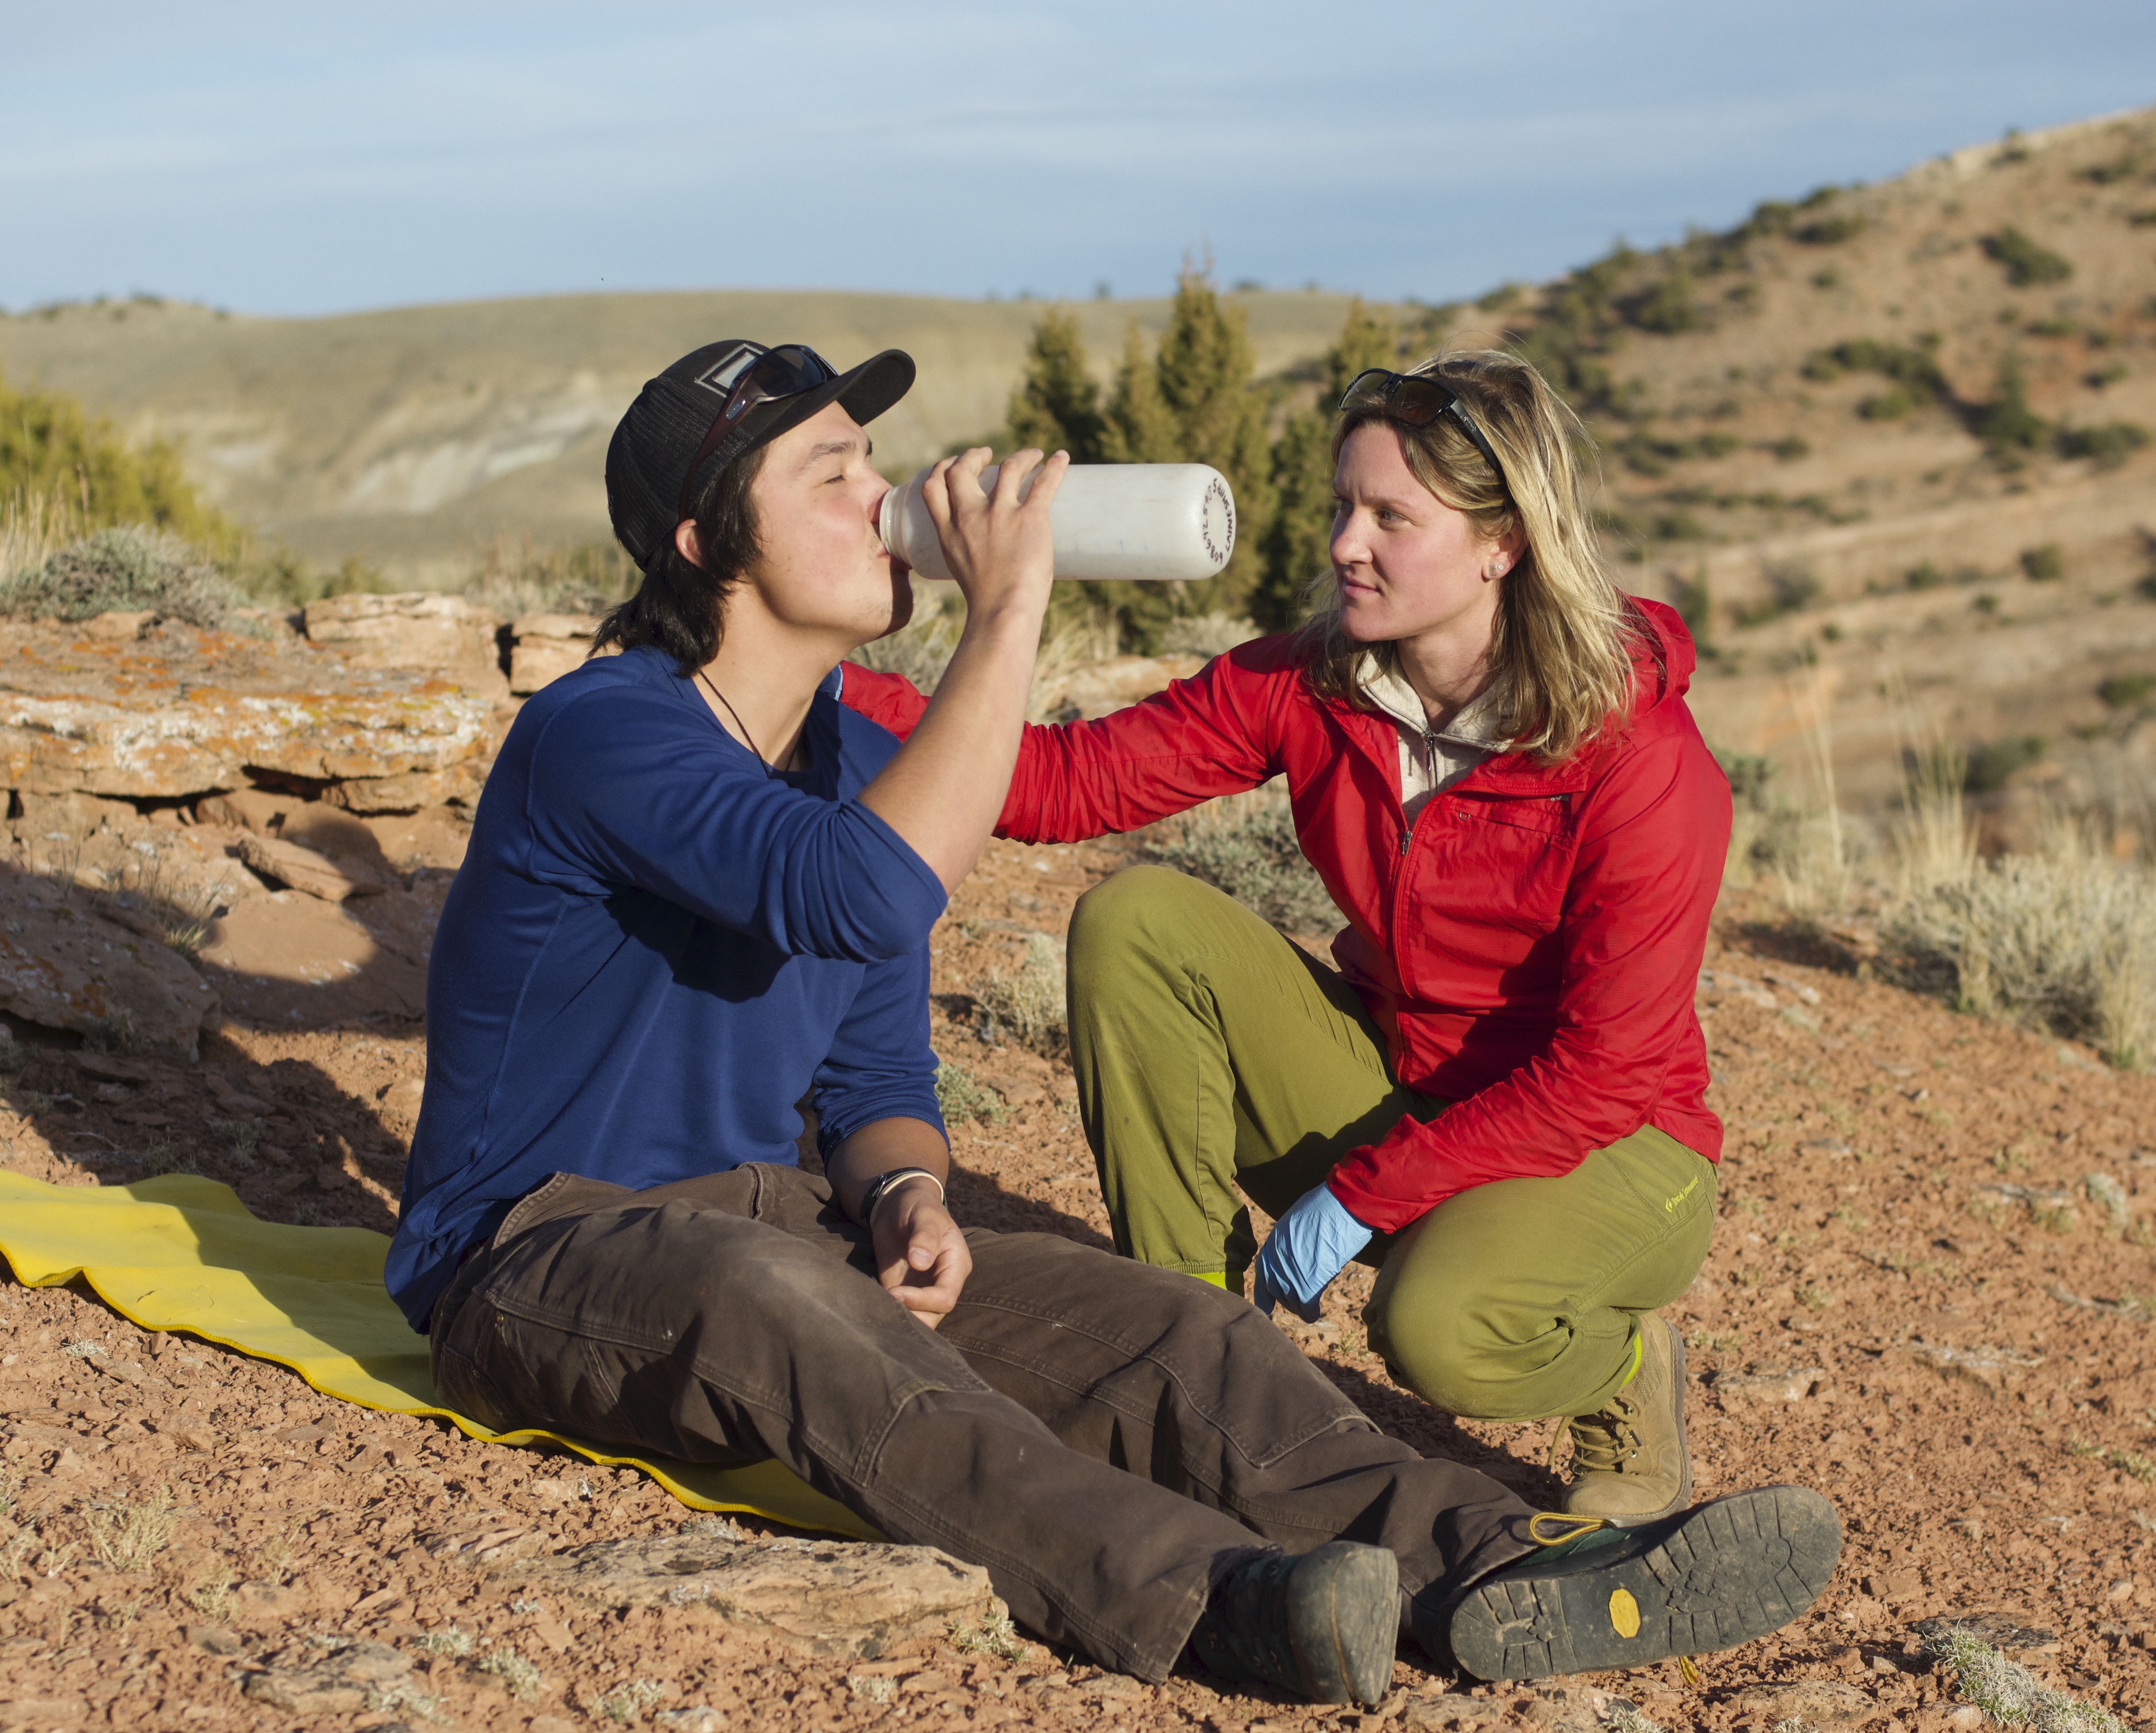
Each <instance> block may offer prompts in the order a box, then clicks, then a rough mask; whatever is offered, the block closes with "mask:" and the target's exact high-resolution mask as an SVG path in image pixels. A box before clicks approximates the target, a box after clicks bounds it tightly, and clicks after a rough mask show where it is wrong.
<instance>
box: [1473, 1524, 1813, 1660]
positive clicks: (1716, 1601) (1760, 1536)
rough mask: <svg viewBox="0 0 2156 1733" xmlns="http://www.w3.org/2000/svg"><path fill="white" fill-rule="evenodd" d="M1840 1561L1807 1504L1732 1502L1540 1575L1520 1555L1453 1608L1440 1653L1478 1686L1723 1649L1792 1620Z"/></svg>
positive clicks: (1561, 1561)
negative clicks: (1447, 1644) (1448, 1648)
mask: <svg viewBox="0 0 2156 1733" xmlns="http://www.w3.org/2000/svg"><path fill="white" fill-rule="evenodd" d="M1840 1553H1841V1520H1840V1517H1839V1516H1838V1515H1836V1514H1835V1508H1834V1506H1833V1505H1831V1504H1830V1503H1829V1502H1828V1501H1827V1500H1825V1499H1824V1498H1822V1497H1821V1496H1820V1495H1819V1494H1818V1493H1815V1492H1813V1491H1810V1490H1809V1489H1807V1488H1804V1487H1800V1486H1766V1487H1761V1488H1759V1489H1758V1490H1756V1491H1753V1492H1742V1493H1738V1494H1736V1495H1734V1496H1732V1497H1730V1498H1725V1499H1717V1500H1715V1501H1714V1502H1713V1503H1712V1504H1708V1505H1701V1506H1700V1507H1699V1508H1698V1509H1697V1510H1691V1511H1687V1512H1686V1514H1685V1515H1681V1516H1679V1517H1676V1518H1674V1519H1672V1520H1670V1521H1669V1522H1668V1524H1667V1525H1666V1526H1665V1527H1663V1528H1662V1529H1661V1531H1660V1532H1658V1533H1656V1534H1654V1535H1641V1536H1637V1537H1636V1538H1635V1539H1631V1540H1629V1541H1621V1542H1618V1543H1616V1544H1614V1545H1613V1546H1609V1547H1607V1548H1606V1549H1604V1548H1594V1549H1590V1550H1589V1551H1584V1552H1579V1553H1574V1554H1571V1555H1568V1556H1564V1557H1560V1558H1553V1559H1552V1560H1551V1561H1550V1562H1549V1565H1548V1568H1547V1569H1546V1570H1543V1571H1537V1570H1535V1569H1534V1568H1533V1565H1534V1560H1533V1558H1532V1556H1529V1557H1528V1558H1527V1559H1526V1560H1523V1561H1521V1563H1520V1564H1518V1565H1514V1566H1508V1567H1507V1569H1506V1570H1505V1571H1502V1572H1501V1573H1500V1574H1499V1575H1497V1576H1496V1577H1492V1578H1491V1579H1489V1580H1487V1581H1486V1582H1483V1583H1482V1584H1481V1585H1480V1586H1478V1587H1475V1588H1472V1589H1470V1590H1469V1591H1468V1593H1467V1597H1466V1599H1465V1600H1464V1601H1462V1602H1460V1605H1459V1607H1456V1608H1455V1610H1454V1613H1453V1615H1452V1619H1451V1629H1450V1640H1451V1645H1452V1653H1453V1656H1454V1658H1455V1659H1456V1660H1457V1661H1458V1662H1459V1663H1460V1666H1461V1667H1463V1668H1464V1669H1466V1670H1467V1671H1468V1672H1470V1673H1471V1674H1475V1675H1476V1677H1477V1678H1478V1679H1547V1678H1548V1677H1550V1676H1551V1675H1552V1674H1560V1673H1599V1672H1604V1671H1608V1670H1610V1669H1618V1668H1626V1667H1640V1666H1645V1665H1646V1664H1649V1663H1650V1662H1654V1661H1661V1660H1666V1659H1669V1658H1670V1657H1671V1655H1691V1654H1706V1653H1707V1652H1709V1651H1710V1650H1713V1649H1721V1648H1735V1647H1736V1646H1737V1645H1738V1643H1749V1642H1752V1641H1753V1639H1755V1638H1760V1637H1763V1636H1765V1635H1767V1633H1768V1632H1770V1631H1777V1630H1779V1629H1780V1628H1782V1627H1783V1626H1784V1625H1785V1624H1787V1623H1789V1621H1790V1620H1791V1619H1793V1618H1797V1617H1799V1615H1800V1614H1801V1613H1804V1610H1805V1609H1806V1608H1807V1607H1809V1606H1810V1605H1811V1604H1812V1602H1814V1601H1815V1600H1817V1599H1818V1598H1819V1597H1820V1593H1821V1592H1822V1591H1824V1590H1825V1587H1826V1586H1827V1584H1828V1582H1830V1581H1831V1580H1832V1579H1833V1577H1834V1568H1835V1561H1837V1560H1838V1559H1839V1558H1840Z"/></svg>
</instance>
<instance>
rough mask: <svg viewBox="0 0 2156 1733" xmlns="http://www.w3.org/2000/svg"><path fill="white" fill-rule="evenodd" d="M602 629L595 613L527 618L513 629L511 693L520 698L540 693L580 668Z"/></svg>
mask: <svg viewBox="0 0 2156 1733" xmlns="http://www.w3.org/2000/svg"><path fill="white" fill-rule="evenodd" d="M598 628H599V623H598V618H597V617H596V616H594V615H592V614H582V613H528V614H526V615H525V616H524V618H521V620H519V621H517V623H516V624H515V625H514V626H512V627H511V628H510V638H511V649H510V653H509V690H511V692H514V693H516V694H518V695H524V694H526V693H531V692H536V691H537V690H539V689H540V688H541V687H542V686H544V685H546V684H547V683H548V682H549V681H551V680H557V679H560V678H561V677H562V675H563V674H567V673H568V671H569V670H570V669H572V668H575V667H577V666H578V665H580V664H582V663H583V660H584V658H585V657H586V656H588V654H590V653H591V648H592V634H593V633H594V632H596V631H598Z"/></svg>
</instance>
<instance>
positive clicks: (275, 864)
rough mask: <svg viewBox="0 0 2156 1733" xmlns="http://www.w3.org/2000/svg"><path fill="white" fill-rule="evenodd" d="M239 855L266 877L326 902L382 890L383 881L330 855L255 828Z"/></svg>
mask: <svg viewBox="0 0 2156 1733" xmlns="http://www.w3.org/2000/svg"><path fill="white" fill-rule="evenodd" d="M239 858H240V859H242V860H244V861H245V862H246V863H247V864H248V865H249V866H250V867H252V868H253V869H254V870H255V871H256V872H258V873H259V874H262V876H263V877H264V878H265V879H272V880H274V881H275V883H277V884H284V885H289V886H290V888H291V889H292V890H304V891H305V892H306V894H307V895H309V896H316V897H320V898H321V900H323V901H324V902H326V903H341V902H342V901H344V900H345V899H346V898H347V897H354V896H372V895H377V894H378V893H379V892H380V891H381V889H382V887H381V886H380V885H379V884H372V883H369V882H367V880H365V879H360V878H357V877H355V876H354V875H352V874H347V873H346V872H344V871H342V870H341V869H339V868H338V866H337V864H336V862H335V861H333V860H331V859H330V858H329V857H328V856H327V855H326V854H316V852H315V851H314V850H313V849H303V848H301V847H300V845H299V844H298V843H287V842H283V841H280V839H278V838H275V837H259V836H256V835H255V834H254V833H253V832H252V831H249V833H247V834H246V835H244V836H243V837H241V838H240V839H239Z"/></svg>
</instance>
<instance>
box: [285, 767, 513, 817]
mask: <svg viewBox="0 0 2156 1733" xmlns="http://www.w3.org/2000/svg"><path fill="white" fill-rule="evenodd" d="M485 783H486V770H485V765H483V764H482V763H481V762H480V761H479V760H477V759H466V760H465V761H464V762H463V763H461V764H453V765H451V766H449V767H448V768H447V769H446V770H435V771H413V772H409V773H408V774H407V775H404V776H401V777H362V778H360V779H358V780H356V781H353V782H339V783H337V784H336V785H335V786H334V787H331V789H330V790H329V792H327V793H326V794H325V795H324V796H323V797H322V798H323V799H325V800H326V801H327V802H329V803H330V804H331V806H335V807H341V808H344V810H345V811H346V812H347V813H369V814H372V813H416V812H418V810H419V809H420V808H422V807H445V806H449V805H450V804H452V803H453V802H454V803H456V804H459V805H463V806H476V805H477V804H478V803H479V792H480V789H481V788H482V787H485Z"/></svg>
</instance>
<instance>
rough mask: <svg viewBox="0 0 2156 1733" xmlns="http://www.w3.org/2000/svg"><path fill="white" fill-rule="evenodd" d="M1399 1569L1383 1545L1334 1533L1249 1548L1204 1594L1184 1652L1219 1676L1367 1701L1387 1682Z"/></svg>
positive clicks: (1318, 1698)
mask: <svg viewBox="0 0 2156 1733" xmlns="http://www.w3.org/2000/svg"><path fill="white" fill-rule="evenodd" d="M1399 1583H1400V1570H1399V1563H1398V1561H1396V1560H1395V1559H1394V1557H1393V1556H1392V1554H1391V1553H1389V1552H1388V1551H1385V1549H1384V1548H1383V1547H1382V1546H1358V1545H1356V1544H1355V1543H1354V1542H1353V1541H1331V1542H1329V1543H1328V1544H1327V1545H1326V1546H1320V1547H1317V1548H1316V1549H1315V1550H1314V1551H1309V1552H1304V1553H1297V1554H1295V1555H1293V1556H1291V1555H1289V1554H1287V1553H1284V1552H1252V1553H1250V1554H1247V1555H1245V1556H1244V1557H1242V1558H1240V1559H1238V1560H1237V1561H1235V1563H1234V1564H1232V1565H1230V1566H1229V1567H1228V1571H1227V1573H1226V1574H1225V1575H1224V1576H1223V1577H1221V1579H1220V1580H1219V1582H1216V1583H1215V1584H1214V1586H1213V1592H1212V1593H1211V1594H1210V1595H1209V1596H1208V1597H1206V1602H1205V1611H1204V1613H1203V1614H1202V1615H1201V1616H1200V1617H1199V1621H1198V1628H1197V1629H1196V1630H1194V1631H1193V1632H1192V1633H1190V1652H1191V1654H1193V1655H1195V1656H1196V1657H1197V1659H1199V1661H1200V1662H1201V1663H1203V1664H1204V1665H1205V1666H1206V1667H1207V1668H1209V1669H1211V1670H1212V1671H1213V1672H1214V1673H1217V1674H1219V1675H1220V1676H1221V1677H1222V1678H1223V1679H1235V1680H1237V1681H1239V1682H1240V1683H1242V1684H1270V1685H1278V1686H1280V1687H1281V1689H1285V1690H1291V1691H1299V1692H1301V1694H1302V1695H1304V1696H1306V1697H1307V1698H1309V1699H1310V1700H1312V1702H1314V1703H1361V1704H1364V1705H1368V1704H1373V1703H1375V1702H1376V1701H1377V1700H1378V1699H1379V1698H1381V1697H1383V1695H1385V1692H1386V1691H1387V1690H1388V1689H1389V1688H1390V1687H1391V1684H1392V1682H1393V1650H1394V1646H1395V1645H1396V1644H1397V1643H1398V1642H1399V1629H1400V1604H1399V1594H1400V1587H1399Z"/></svg>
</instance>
